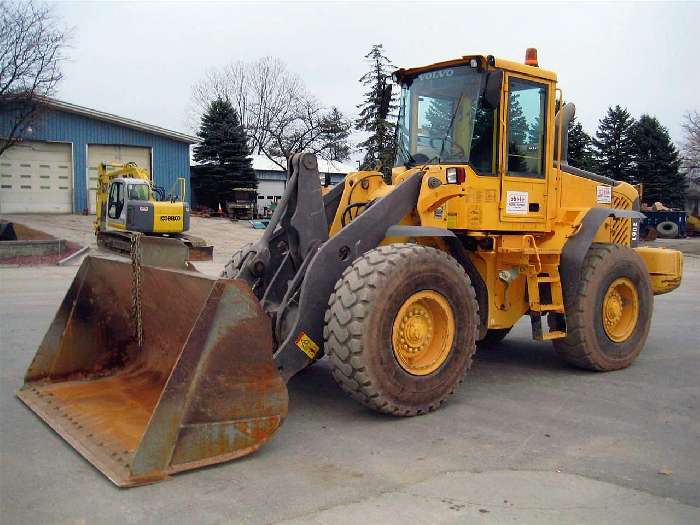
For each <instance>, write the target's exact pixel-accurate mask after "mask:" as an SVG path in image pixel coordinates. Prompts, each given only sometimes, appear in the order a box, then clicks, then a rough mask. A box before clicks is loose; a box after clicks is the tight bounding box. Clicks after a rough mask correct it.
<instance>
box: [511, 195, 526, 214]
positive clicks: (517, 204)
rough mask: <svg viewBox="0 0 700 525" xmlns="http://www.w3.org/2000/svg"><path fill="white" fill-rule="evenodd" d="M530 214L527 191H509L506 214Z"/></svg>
mask: <svg viewBox="0 0 700 525" xmlns="http://www.w3.org/2000/svg"><path fill="white" fill-rule="evenodd" d="M527 212H528V194H527V192H526V191H509V192H507V193H506V213H507V214H511V215H526V214H527Z"/></svg>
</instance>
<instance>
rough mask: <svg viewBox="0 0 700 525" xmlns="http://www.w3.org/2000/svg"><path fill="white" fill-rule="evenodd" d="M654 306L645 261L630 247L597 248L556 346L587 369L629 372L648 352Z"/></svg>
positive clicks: (586, 263)
mask: <svg viewBox="0 0 700 525" xmlns="http://www.w3.org/2000/svg"><path fill="white" fill-rule="evenodd" d="M634 304H636V307H635V306H634ZM653 306H654V294H653V292H652V289H651V284H650V282H649V275H648V273H647V268H646V266H645V264H644V261H643V260H642V258H641V257H640V256H639V255H637V253H636V252H635V251H634V250H632V249H631V248H629V247H627V246H622V245H615V244H594V245H593V246H592V247H591V248H590V250H589V251H588V254H587V255H586V258H585V259H584V262H583V267H582V268H581V281H580V282H579V287H578V291H577V293H576V295H575V297H574V298H573V300H572V301H571V304H567V306H566V312H567V315H566V322H567V334H568V335H567V336H566V337H565V338H563V339H556V340H554V341H553V344H554V348H555V350H556V351H557V353H559V355H561V356H562V357H563V358H564V359H565V360H566V361H567V362H569V363H570V364H572V365H574V366H577V367H579V368H584V369H586V370H595V371H599V372H603V371H609V370H619V369H621V368H626V367H628V366H630V365H631V364H632V362H633V361H634V360H635V359H636V358H637V356H638V355H639V353H640V352H641V351H642V349H643V348H644V343H645V342H646V339H647V335H648V334H649V325H650V324H651V315H652V311H653ZM635 309H636V313H635Z"/></svg>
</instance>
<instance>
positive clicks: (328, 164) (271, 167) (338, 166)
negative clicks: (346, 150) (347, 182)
mask: <svg viewBox="0 0 700 525" xmlns="http://www.w3.org/2000/svg"><path fill="white" fill-rule="evenodd" d="M251 157H252V158H253V169H254V170H255V171H285V170H283V169H282V168H280V167H279V166H278V165H277V164H275V163H274V162H273V161H272V160H270V159H269V158H267V156H265V155H251ZM280 164H285V161H284V159H282V160H280ZM318 171H319V173H338V174H342V175H346V174H348V173H352V172H353V171H357V168H355V167H353V166H351V165H349V164H345V163H343V162H338V161H333V160H326V159H321V158H318Z"/></svg>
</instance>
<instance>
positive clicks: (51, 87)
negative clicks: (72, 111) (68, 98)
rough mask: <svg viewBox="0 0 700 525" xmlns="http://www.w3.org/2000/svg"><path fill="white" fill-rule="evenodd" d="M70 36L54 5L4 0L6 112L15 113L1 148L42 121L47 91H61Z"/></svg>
mask: <svg viewBox="0 0 700 525" xmlns="http://www.w3.org/2000/svg"><path fill="white" fill-rule="evenodd" d="M68 37H69V31H67V30H66V29H63V28H61V27H59V24H58V20H57V18H56V16H55V15H54V13H53V12H52V10H51V8H50V7H48V6H46V5H43V4H41V5H40V4H34V3H33V2H31V1H29V2H25V1H9V0H0V113H2V114H3V115H9V117H10V121H9V129H8V130H7V131H4V132H2V134H3V137H2V138H0V154H2V153H3V152H4V151H5V150H6V149H8V148H10V147H11V146H12V145H13V144H15V143H16V142H18V141H20V140H22V138H23V137H24V135H25V133H26V131H27V129H28V128H29V127H30V126H31V125H32V124H33V123H34V122H36V120H37V118H38V117H39V116H40V114H41V111H42V103H41V97H48V96H52V95H53V94H54V93H55V90H56V85H57V84H58V83H59V82H60V80H61V78H62V77H63V74H62V73H61V63H62V62H63V60H64V58H65V57H64V54H63V53H64V50H65V48H66V45H67V41H68ZM4 118H5V117H4Z"/></svg>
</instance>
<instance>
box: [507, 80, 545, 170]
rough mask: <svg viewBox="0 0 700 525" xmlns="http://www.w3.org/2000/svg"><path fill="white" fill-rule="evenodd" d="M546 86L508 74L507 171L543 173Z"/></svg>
mask: <svg viewBox="0 0 700 525" xmlns="http://www.w3.org/2000/svg"><path fill="white" fill-rule="evenodd" d="M546 108H547V87H546V86H544V85H543V84H538V83H536V82H530V81H528V80H522V79H519V78H513V77H511V78H510V80H509V97H508V172H509V173H512V174H515V175H522V176H526V177H544V158H545V151H544V150H545V146H546V141H545V136H546V135H545V111H546Z"/></svg>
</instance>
